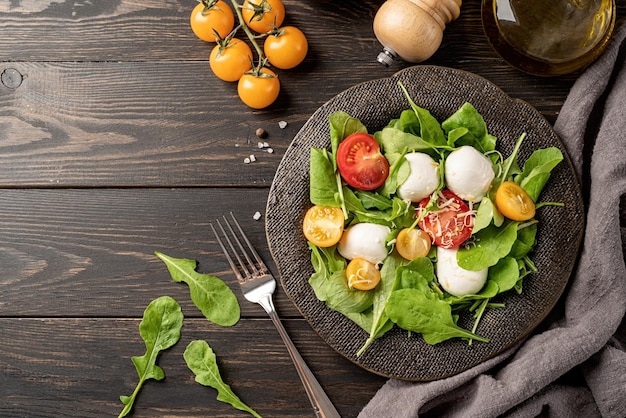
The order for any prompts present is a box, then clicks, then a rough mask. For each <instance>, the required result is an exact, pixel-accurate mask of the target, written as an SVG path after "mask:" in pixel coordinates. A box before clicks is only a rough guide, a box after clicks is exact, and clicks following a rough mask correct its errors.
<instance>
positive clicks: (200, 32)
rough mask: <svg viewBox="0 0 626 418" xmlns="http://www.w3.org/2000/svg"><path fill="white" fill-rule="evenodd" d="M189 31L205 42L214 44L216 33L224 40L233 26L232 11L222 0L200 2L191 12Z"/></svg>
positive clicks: (203, 0)
mask: <svg viewBox="0 0 626 418" xmlns="http://www.w3.org/2000/svg"><path fill="white" fill-rule="evenodd" d="M189 23H190V25H191V30H192V31H193V33H194V34H195V35H196V36H197V37H198V38H200V39H202V40H203V41H206V42H215V41H216V38H217V35H216V34H215V32H217V33H218V35H219V37H220V38H226V36H228V34H229V33H230V32H231V31H232V30H233V27H234V26H235V15H234V13H233V9H231V8H230V6H229V5H228V3H226V2H225V1H224V0H217V1H215V0H201V1H200V2H198V4H197V5H196V7H194V8H193V10H192V11H191V16H190V18H189Z"/></svg>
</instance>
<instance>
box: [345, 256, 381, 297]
mask: <svg viewBox="0 0 626 418" xmlns="http://www.w3.org/2000/svg"><path fill="white" fill-rule="evenodd" d="M346 280H347V281H348V287H350V288H354V289H358V290H371V289H373V288H375V287H376V285H378V283H379V282H380V270H378V268H377V267H376V265H375V264H373V263H370V262H369V261H367V260H365V259H363V258H360V257H357V258H354V259H352V260H351V261H350V262H349V263H348V266H347V267H346Z"/></svg>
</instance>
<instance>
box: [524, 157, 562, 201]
mask: <svg viewBox="0 0 626 418" xmlns="http://www.w3.org/2000/svg"><path fill="white" fill-rule="evenodd" d="M561 161H563V154H562V153H561V151H560V150H559V149H558V148H555V147H550V148H544V149H539V150H536V151H535V152H533V153H532V154H531V156H530V157H528V159H527V160H526V162H525V163H524V170H523V171H522V173H521V174H520V175H519V176H517V177H516V178H515V181H516V182H518V183H519V185H520V186H522V188H523V189H524V190H525V191H526V193H528V195H529V196H530V198H531V199H532V200H533V202H536V201H537V199H539V195H540V194H541V191H542V190H543V187H544V186H545V184H546V182H547V181H548V179H549V178H550V173H551V172H552V169H554V167H556V166H557V165H558V164H559V163H560V162H561Z"/></svg>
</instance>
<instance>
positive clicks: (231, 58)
mask: <svg viewBox="0 0 626 418" xmlns="http://www.w3.org/2000/svg"><path fill="white" fill-rule="evenodd" d="M209 65H210V66H211V70H212V71H213V74H215V75H216V76H217V78H219V79H221V80H224V81H237V80H239V79H240V78H241V76H242V75H243V73H245V72H246V71H248V70H250V69H251V68H252V50H251V49H250V47H249V46H248V44H247V43H245V42H244V41H242V40H241V39H237V38H232V39H230V40H228V41H225V42H224V43H222V42H220V43H218V44H217V45H215V47H213V50H212V51H211V55H210V56H209Z"/></svg>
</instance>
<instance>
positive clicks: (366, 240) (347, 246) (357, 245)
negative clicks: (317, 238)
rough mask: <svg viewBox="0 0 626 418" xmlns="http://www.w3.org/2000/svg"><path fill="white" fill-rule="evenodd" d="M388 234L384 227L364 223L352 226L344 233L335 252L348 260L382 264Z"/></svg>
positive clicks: (387, 229)
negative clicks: (360, 259) (362, 259)
mask: <svg viewBox="0 0 626 418" xmlns="http://www.w3.org/2000/svg"><path fill="white" fill-rule="evenodd" d="M390 232H391V229H389V227H386V226H384V225H377V224H372V223H366V222H364V223H360V224H356V225H352V226H351V227H349V228H348V229H346V230H345V231H344V233H343V235H342V236H341V240H340V241H339V245H338V246H337V250H339V254H341V256H342V257H344V258H347V259H348V260H352V259H354V258H357V257H360V258H364V259H365V260H367V261H369V262H370V263H374V264H379V263H382V262H383V260H384V259H385V257H387V247H386V246H385V240H386V239H387V236H388V235H389V233H390Z"/></svg>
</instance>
